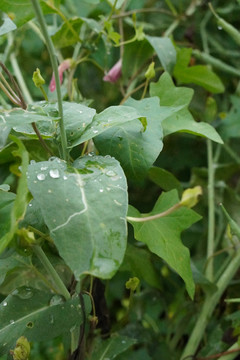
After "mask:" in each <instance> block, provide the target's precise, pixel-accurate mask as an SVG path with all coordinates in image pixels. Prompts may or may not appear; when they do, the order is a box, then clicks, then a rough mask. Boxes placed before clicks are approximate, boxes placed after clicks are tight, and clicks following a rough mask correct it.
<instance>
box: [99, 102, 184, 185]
mask: <svg viewBox="0 0 240 360" xmlns="http://www.w3.org/2000/svg"><path fill="white" fill-rule="evenodd" d="M126 105H129V106H131V107H132V108H135V109H136V110H138V111H139V113H141V114H142V116H144V117H146V118H147V127H146V131H144V132H143V131H142V129H143V126H142V124H141V122H140V121H139V120H135V121H131V122H129V123H126V124H121V125H120V126H116V127H114V128H113V129H111V130H108V131H106V132H105V133H104V134H102V135H100V136H97V137H96V138H95V139H94V142H95V144H96V146H97V148H98V150H99V151H100V153H101V154H102V155H107V154H110V155H111V156H114V157H115V158H116V159H118V160H119V161H120V163H121V165H122V167H123V168H124V170H125V173H126V174H127V177H129V178H132V179H134V180H135V181H138V182H139V181H142V178H143V177H144V176H146V173H147V171H148V169H149V167H150V166H151V165H152V164H153V163H154V161H155V160H156V159H157V157H158V155H159V153H160V152H161V150H162V146H163V144H162V125H161V121H162V120H163V119H165V118H167V117H168V116H169V115H171V114H173V113H174V112H176V111H177V110H178V109H179V108H180V107H174V106H173V107H165V106H162V107H161V106H160V105H159V99H158V98H157V97H152V98H148V99H143V100H139V101H138V100H134V99H131V98H129V99H128V101H126ZM153 143H154V146H153Z"/></svg>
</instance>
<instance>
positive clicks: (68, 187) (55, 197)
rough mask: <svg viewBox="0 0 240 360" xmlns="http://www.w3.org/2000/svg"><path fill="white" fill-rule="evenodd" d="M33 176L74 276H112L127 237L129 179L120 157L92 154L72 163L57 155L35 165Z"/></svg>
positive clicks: (53, 235) (52, 233)
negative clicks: (50, 159) (127, 181)
mask: <svg viewBox="0 0 240 360" xmlns="http://www.w3.org/2000/svg"><path fill="white" fill-rule="evenodd" d="M43 169H44V170H43ZM39 174H43V175H44V177H45V178H44V180H41V179H39ZM28 176H29V181H28V184H29V189H30V191H31V193H32V195H33V197H34V201H36V203H37V204H38V206H39V208H40V210H41V213H42V216H43V218H44V221H45V223H46V225H47V227H48V229H49V230H50V236H51V238H52V239H53V240H54V243H55V245H56V247H57V249H58V251H59V253H60V255H61V257H62V258H63V259H64V261H65V262H66V263H67V265H68V266H69V267H70V268H71V270H72V271H73V272H74V275H75V276H76V277H77V278H79V276H80V275H81V274H83V273H88V274H92V275H94V276H97V277H100V278H105V279H106V278H110V277H112V276H113V275H114V274H115V272H116V271H117V269H118V268H119V266H120V265H121V262H122V260H123V257H124V253H125V249H126V237H127V227H126V214H127V203H128V199H127V183H126V178H125V176H124V173H123V170H122V168H121V167H120V165H119V163H118V161H117V160H115V159H114V158H111V157H110V156H106V157H102V156H90V155H89V156H85V157H83V158H80V159H78V160H76V161H75V162H74V164H73V167H71V166H68V165H67V164H66V162H64V161H62V160H60V159H57V158H54V159H53V160H52V161H45V162H39V163H33V164H30V165H29V168H28Z"/></svg>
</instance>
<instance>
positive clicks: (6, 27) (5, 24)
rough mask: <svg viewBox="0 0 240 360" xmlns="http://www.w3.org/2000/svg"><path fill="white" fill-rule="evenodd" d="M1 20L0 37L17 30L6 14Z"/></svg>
mask: <svg viewBox="0 0 240 360" xmlns="http://www.w3.org/2000/svg"><path fill="white" fill-rule="evenodd" d="M1 20H2V21H1V26H0V36H1V35H4V34H7V33H8V32H10V31H13V30H15V29H16V28H17V27H16V25H15V24H14V22H13V21H12V20H11V19H10V18H9V17H8V16H7V15H6V14H4V13H3V14H2V19H1Z"/></svg>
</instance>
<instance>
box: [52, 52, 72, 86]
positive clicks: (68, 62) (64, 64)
mask: <svg viewBox="0 0 240 360" xmlns="http://www.w3.org/2000/svg"><path fill="white" fill-rule="evenodd" d="M71 64H72V60H71V59H66V60H64V61H63V62H62V63H61V64H60V65H59V67H58V74H59V79H60V84H62V82H63V72H64V71H65V70H67V69H69V68H70V66H71ZM49 89H50V91H51V92H53V91H54V90H55V89H56V81H55V76H54V74H53V75H52V79H51V81H50V85H49Z"/></svg>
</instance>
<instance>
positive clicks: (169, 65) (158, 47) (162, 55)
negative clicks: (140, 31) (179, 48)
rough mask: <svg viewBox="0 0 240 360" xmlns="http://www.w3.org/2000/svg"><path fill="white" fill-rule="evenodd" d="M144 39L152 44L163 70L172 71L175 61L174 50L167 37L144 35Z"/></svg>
mask: <svg viewBox="0 0 240 360" xmlns="http://www.w3.org/2000/svg"><path fill="white" fill-rule="evenodd" d="M146 39H147V40H148V41H149V43H150V44H151V45H152V47H153V48H154V50H155V51H156V53H157V56H158V58H159V60H160V62H161V64H162V66H163V68H164V70H166V71H168V72H169V73H172V71H173V68H174V65H175V63H176V50H175V48H174V46H173V43H172V41H171V40H170V39H169V38H168V37H157V36H149V35H146Z"/></svg>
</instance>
